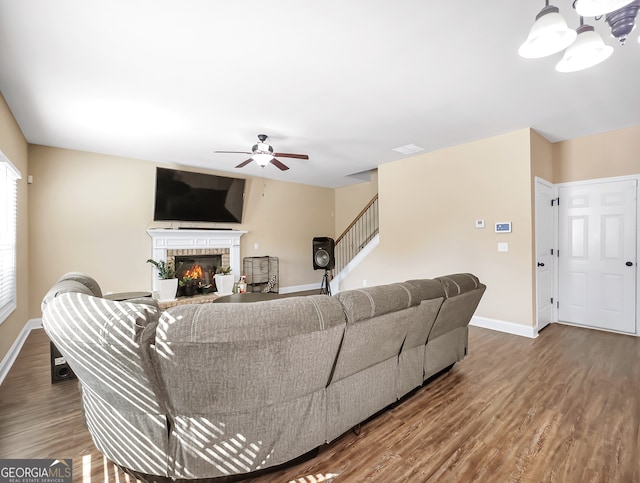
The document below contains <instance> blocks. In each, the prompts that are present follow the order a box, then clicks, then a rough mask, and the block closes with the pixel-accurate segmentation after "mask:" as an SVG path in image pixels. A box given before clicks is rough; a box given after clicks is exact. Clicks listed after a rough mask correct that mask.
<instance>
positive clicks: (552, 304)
mask: <svg viewBox="0 0 640 483" xmlns="http://www.w3.org/2000/svg"><path fill="white" fill-rule="evenodd" d="M551 305H553V297H551Z"/></svg>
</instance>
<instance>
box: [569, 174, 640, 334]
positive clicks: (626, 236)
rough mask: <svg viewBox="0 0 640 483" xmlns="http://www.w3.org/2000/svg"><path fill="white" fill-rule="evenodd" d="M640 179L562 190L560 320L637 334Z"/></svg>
mask: <svg viewBox="0 0 640 483" xmlns="http://www.w3.org/2000/svg"><path fill="white" fill-rule="evenodd" d="M636 185H637V181H636V180H623V181H611V182H596V183H590V184H580V185H571V186H566V187H561V188H560V189H559V197H560V212H559V216H560V227H559V234H558V241H559V249H560V257H559V285H560V286H559V293H558V298H559V302H560V308H559V313H558V316H559V319H560V320H561V321H564V322H570V323H575V324H579V325H584V326H589V327H597V328H602V329H608V330H614V331H620V332H627V333H635V327H636V321H635V310H636V309H635V304H636V296H635V294H636V190H637V186H636Z"/></svg>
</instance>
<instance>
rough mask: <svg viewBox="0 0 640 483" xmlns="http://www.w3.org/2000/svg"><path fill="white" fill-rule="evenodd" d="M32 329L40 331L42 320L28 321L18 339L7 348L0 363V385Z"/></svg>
mask: <svg viewBox="0 0 640 483" xmlns="http://www.w3.org/2000/svg"><path fill="white" fill-rule="evenodd" d="M33 329H42V319H30V320H28V321H27V323H26V324H24V327H23V328H22V330H21V331H20V333H19V334H18V337H17V338H16V340H15V341H14V342H13V344H12V345H11V347H10V348H9V352H8V353H7V355H6V356H4V358H3V359H2V362H0V384H2V382H3V381H4V378H5V377H7V374H9V370H10V369H11V366H13V363H14V362H15V361H16V358H17V357H18V354H20V350H21V349H22V346H23V345H24V342H25V341H26V340H27V337H28V336H29V333H30V332H31V331H32V330H33Z"/></svg>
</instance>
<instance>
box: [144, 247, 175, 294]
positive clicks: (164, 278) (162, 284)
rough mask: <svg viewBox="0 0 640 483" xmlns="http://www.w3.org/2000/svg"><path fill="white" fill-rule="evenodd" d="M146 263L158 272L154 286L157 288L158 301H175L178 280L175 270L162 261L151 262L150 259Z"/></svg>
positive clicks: (170, 263)
mask: <svg viewBox="0 0 640 483" xmlns="http://www.w3.org/2000/svg"><path fill="white" fill-rule="evenodd" d="M147 263H150V264H151V265H153V266H154V267H156V271H157V272H158V278H159V280H156V283H155V284H154V285H155V286H156V287H157V291H158V300H160V301H165V300H173V299H175V298H176V293H177V291H178V279H177V278H176V269H175V267H174V266H173V263H172V262H165V261H164V260H160V261H157V260H152V259H151V258H150V259H148V260H147Z"/></svg>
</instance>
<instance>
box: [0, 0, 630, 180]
mask: <svg viewBox="0 0 640 483" xmlns="http://www.w3.org/2000/svg"><path fill="white" fill-rule="evenodd" d="M552 4H554V5H557V6H558V7H560V11H561V13H563V14H564V16H565V18H567V21H568V23H569V25H570V26H571V27H572V28H575V27H577V26H578V17H577V15H576V13H575V11H573V9H572V8H571V4H572V2H571V0H555V1H553V2H552ZM543 6H544V2H543V1H542V0H527V1H523V0H519V1H514V0H484V1H479V0H459V1H448V2H427V1H424V0H394V1H393V2H391V1H388V0H386V1H385V0H349V1H345V0H326V1H323V2H309V1H302V0H280V1H277V2H265V1H258V0H237V1H214V0H173V1H172V0H108V1H105V0H100V1H99V0H55V1H52V0H0V90H1V92H2V94H3V95H4V97H5V99H6V100H7V102H8V104H9V107H10V108H11V110H12V112H13V113H14V115H15V117H16V119H17V121H18V124H19V125H20V127H21V129H22V131H23V132H24V134H25V136H26V138H27V140H28V141H29V142H30V143H34V144H43V145H48V146H56V147H63V148H70V149H77V150H85V151H92V152H97V153H106V154H114V155H119V156H127V157H133V158H140V159H147V160H153V161H158V162H171V163H177V164H179V165H184V166H194V167H202V168H208V169H213V170H218V171H223V172H230V173H234V174H236V175H238V174H242V175H253V176H260V175H263V176H265V177H267V178H273V179H280V180H289V181H294V182H300V183H306V184H312V185H318V186H326V187H339V186H345V185H349V184H352V183H354V182H357V180H356V179H355V178H353V177H350V176H349V175H352V174H354V173H359V172H363V171H368V170H370V169H372V168H375V167H376V166H378V165H379V164H382V163H386V162H389V161H393V160H397V159H401V158H403V157H406V156H404V155H402V154H399V153H396V152H394V151H392V149H393V148H396V147H399V146H402V145H406V144H410V143H414V144H417V145H419V146H421V147H423V148H425V150H426V151H433V150H437V149H441V148H445V147H448V146H452V145H456V144H461V143H464V142H468V141H472V140H477V139H482V138H486V137H489V136H493V135H497V134H501V133H506V132H511V131H515V130H518V129H521V128H526V127H532V128H534V129H535V130H537V131H538V132H540V133H541V134H542V135H543V136H545V137H546V138H547V139H549V140H551V141H560V140H565V139H572V138H576V137H580V136H584V135H590V134H595V133H600V132H605V131H611V130H615V129H620V128H624V127H629V126H635V125H640V82H639V81H640V44H639V43H638V31H637V30H636V31H634V33H633V34H632V37H631V38H630V39H629V41H628V42H627V44H626V45H624V46H620V45H617V41H616V40H615V39H612V38H610V37H609V35H608V30H607V26H606V24H605V22H604V19H601V20H599V21H595V22H594V21H593V19H586V21H587V23H593V24H594V25H595V27H596V30H597V31H599V32H600V33H601V34H602V35H603V38H605V41H606V42H607V43H609V44H610V45H615V52H614V54H613V56H612V57H611V58H609V59H608V60H607V61H605V62H604V63H603V64H600V65H599V66H596V67H594V68H592V69H590V70H586V71H582V72H577V73H572V74H560V73H558V72H556V71H555V70H554V66H555V64H556V62H557V61H558V60H560V58H561V54H556V55H555V56H553V57H551V58H546V59H539V60H526V59H522V58H520V57H519V56H518V54H517V49H518V47H519V45H520V44H521V43H522V41H523V40H524V39H525V37H526V35H527V33H528V31H529V28H530V27H531V25H532V24H533V21H534V18H535V15H536V14H537V13H538V12H539V11H540V9H541V8H542V7H543ZM259 133H266V134H268V135H269V136H270V142H271V144H272V145H273V147H274V149H275V150H276V151H279V152H290V153H305V154H308V155H309V157H310V159H309V160H308V161H307V160H298V159H287V158H282V159H281V160H282V161H284V162H285V163H286V164H287V165H289V166H290V167H291V169H290V170H288V171H285V172H280V171H279V170H278V169H276V168H275V167H274V166H271V165H269V166H267V167H266V168H264V169H261V168H259V167H258V166H256V165H255V163H251V164H250V165H248V166H247V167H245V168H243V169H242V170H236V169H234V166H235V165H236V164H238V163H240V162H241V161H244V160H245V159H246V158H247V156H246V155H242V154H214V151H215V150H238V151H248V150H250V148H251V146H252V145H253V144H254V142H255V141H256V136H257V134H259Z"/></svg>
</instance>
